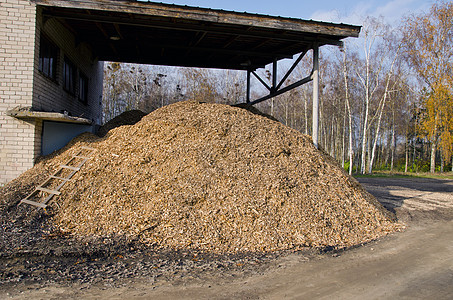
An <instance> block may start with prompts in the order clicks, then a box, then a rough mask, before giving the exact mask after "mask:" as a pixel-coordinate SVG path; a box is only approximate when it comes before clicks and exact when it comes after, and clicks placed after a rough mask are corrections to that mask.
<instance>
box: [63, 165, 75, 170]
mask: <svg viewBox="0 0 453 300" xmlns="http://www.w3.org/2000/svg"><path fill="white" fill-rule="evenodd" d="M60 168H64V169H69V170H73V171H78V170H80V168H77V167H71V166H67V165H61V166H60Z"/></svg>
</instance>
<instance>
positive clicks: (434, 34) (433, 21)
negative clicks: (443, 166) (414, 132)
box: [402, 2, 453, 172]
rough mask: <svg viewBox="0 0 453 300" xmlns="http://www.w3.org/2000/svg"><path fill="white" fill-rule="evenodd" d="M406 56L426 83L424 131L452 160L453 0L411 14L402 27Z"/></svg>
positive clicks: (432, 142) (447, 158)
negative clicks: (422, 12)
mask: <svg viewBox="0 0 453 300" xmlns="http://www.w3.org/2000/svg"><path fill="white" fill-rule="evenodd" d="M402 33H403V47H404V49H405V58H406V61H407V62H408V64H409V66H410V67H411V68H412V69H413V70H415V72H416V74H417V75H418V78H419V79H420V80H421V81H422V82H423V84H424V86H425V93H424V98H423V102H422V105H423V111H424V116H423V119H422V121H421V126H420V129H421V133H422V134H424V136H426V137H427V138H428V139H429V141H430V142H431V145H432V151H431V153H432V154H431V172H434V170H435V154H436V147H437V145H440V149H441V151H442V156H443V157H444V159H445V160H449V159H450V157H451V155H452V144H453V138H452V137H453V123H452V121H451V120H452V117H453V115H452V109H453V97H452V95H453V80H452V78H453V2H438V3H435V4H433V6H432V8H431V10H430V11H429V12H428V13H424V14H420V15H416V16H410V17H408V18H407V19H406V20H405V22H404V26H403V28H402Z"/></svg>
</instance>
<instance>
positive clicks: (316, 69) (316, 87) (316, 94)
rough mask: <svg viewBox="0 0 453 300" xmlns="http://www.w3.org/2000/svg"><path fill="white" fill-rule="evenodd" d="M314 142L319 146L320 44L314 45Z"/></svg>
mask: <svg viewBox="0 0 453 300" xmlns="http://www.w3.org/2000/svg"><path fill="white" fill-rule="evenodd" d="M312 78H313V132H312V138H313V144H314V145H315V147H316V148H318V147H319V146H318V130H319V46H318V44H315V45H314V47H313V73H312Z"/></svg>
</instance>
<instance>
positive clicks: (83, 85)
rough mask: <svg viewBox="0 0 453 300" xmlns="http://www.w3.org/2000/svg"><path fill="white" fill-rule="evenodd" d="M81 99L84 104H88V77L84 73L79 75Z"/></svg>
mask: <svg viewBox="0 0 453 300" xmlns="http://www.w3.org/2000/svg"><path fill="white" fill-rule="evenodd" d="M79 100H80V102H82V103H84V104H88V77H86V76H85V75H84V74H83V73H80V76H79Z"/></svg>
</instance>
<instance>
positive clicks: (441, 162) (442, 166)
mask: <svg viewBox="0 0 453 300" xmlns="http://www.w3.org/2000/svg"><path fill="white" fill-rule="evenodd" d="M444 168H445V161H444V156H443V155H442V150H441V151H440V172H441V173H442V172H443V171H444Z"/></svg>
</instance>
